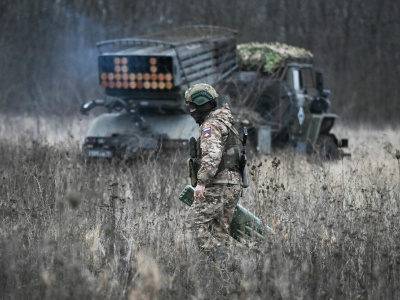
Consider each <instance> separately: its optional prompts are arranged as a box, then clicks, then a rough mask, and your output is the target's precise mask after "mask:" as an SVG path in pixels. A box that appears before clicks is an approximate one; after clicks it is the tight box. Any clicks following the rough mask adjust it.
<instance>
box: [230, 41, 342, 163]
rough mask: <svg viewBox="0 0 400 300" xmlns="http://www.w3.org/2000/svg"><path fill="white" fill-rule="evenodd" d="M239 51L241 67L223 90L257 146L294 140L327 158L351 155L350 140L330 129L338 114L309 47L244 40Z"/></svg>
mask: <svg viewBox="0 0 400 300" xmlns="http://www.w3.org/2000/svg"><path fill="white" fill-rule="evenodd" d="M237 50H238V51H237V63H238V66H239V68H238V70H237V71H236V72H234V73H232V74H231V76H229V78H227V79H226V80H225V82H224V86H223V87H222V90H223V93H225V94H228V95H229V96H230V98H231V99H234V101H235V103H234V107H235V108H237V109H238V114H237V115H238V119H239V120H241V122H242V123H244V124H246V126H247V127H249V132H250V133H251V136H250V138H249V140H251V141H252V142H253V144H255V145H256V147H257V148H258V149H259V150H261V151H262V152H269V151H270V149H271V147H272V146H274V147H282V146H286V145H292V146H294V147H295V148H296V149H297V150H298V151H300V152H305V153H308V154H311V153H317V154H319V155H320V157H321V158H323V159H331V158H338V157H339V156H342V155H348V154H347V153H345V152H344V151H343V148H345V147H347V146H348V140H347V139H338V138H337V137H336V136H335V134H333V133H332V132H331V129H332V128H333V126H334V123H335V120H336V119H337V118H338V116H337V115H336V114H333V113H329V112H328V111H329V108H330V101H329V99H328V96H329V94H330V91H329V90H326V89H324V77H323V73H322V72H318V71H316V70H315V69H314V66H313V59H312V58H313V55H312V53H311V52H309V51H307V50H305V49H302V48H298V47H293V46H289V45H285V44H280V43H263V44H261V43H248V44H241V45H238V48H237Z"/></svg>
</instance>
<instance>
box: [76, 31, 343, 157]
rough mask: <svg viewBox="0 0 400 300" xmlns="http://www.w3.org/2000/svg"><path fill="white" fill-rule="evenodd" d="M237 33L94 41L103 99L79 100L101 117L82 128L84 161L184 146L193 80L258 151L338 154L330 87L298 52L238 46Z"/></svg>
mask: <svg viewBox="0 0 400 300" xmlns="http://www.w3.org/2000/svg"><path fill="white" fill-rule="evenodd" d="M236 37H237V32H235V31H233V30H231V29H227V28H221V27H215V26H191V27H182V28H177V29H174V30H169V31H166V32H161V33H156V34H152V35H147V36H142V37H140V38H129V39H118V40H110V41H103V42H100V43H98V44H97V48H98V51H99V57H98V67H99V83H100V85H101V86H102V88H103V89H104V92H105V97H104V99H92V100H90V101H89V102H87V103H85V104H83V105H82V106H81V112H82V113H83V114H88V112H89V111H90V110H91V109H92V108H94V107H96V106H103V107H105V108H106V109H107V110H108V112H107V113H105V114H101V115H100V116H98V117H97V118H95V119H94V120H93V122H92V123H91V125H90V126H89V129H88V131H87V134H86V137H85V141H84V143H83V155H84V157H86V158H89V157H108V158H111V157H114V156H124V155H129V154H132V153H137V152H139V151H149V150H156V149H174V148H177V147H182V146H184V147H186V146H187V144H188V140H189V138H190V137H191V136H197V134H198V126H197V125H196V124H195V122H194V121H193V120H192V118H191V117H190V115H189V114H188V113H187V107H186V105H185V104H184V91H185V90H186V89H187V88H188V87H189V86H191V85H193V84H195V83H200V82H206V83H209V84H211V85H214V86H216V87H217V90H218V92H219V94H220V99H221V101H227V102H231V103H232V107H233V108H234V114H235V115H236V116H237V118H238V122H237V124H238V127H240V126H247V127H248V128H249V129H250V133H251V139H250V140H251V141H252V142H253V144H254V146H255V148H256V149H258V150H259V151H261V152H264V153H268V152H269V151H270V149H271V146H272V147H273V146H283V145H288V144H291V145H293V146H294V147H295V148H296V149H297V150H298V151H302V152H307V153H320V155H321V156H322V157H328V158H334V157H337V156H338V155H339V154H340V153H339V148H342V147H346V146H347V140H339V139H338V138H337V137H336V136H335V135H334V134H333V133H331V129H332V127H333V125H334V121H335V119H336V118H337V115H335V114H331V113H328V109H329V100H328V99H327V97H328V95H329V91H327V90H325V89H324V88H323V75H322V73H320V72H316V71H315V70H314V68H313V65H312V55H311V54H310V53H308V52H307V51H305V50H304V51H303V50H302V51H298V48H293V49H297V52H296V51H294V52H293V51H292V50H293V49H292V48H290V49H291V51H283V52H282V49H280V48H282V47H277V46H276V45H275V47H274V46H271V45H269V46H267V47H266V46H265V45H257V44H248V45H237V42H236ZM285 47H286V48H287V47H289V46H286V45H283V49H286V48H285ZM260 49H261V50H260ZM271 49H272V50H271ZM286 50H287V49H286ZM288 53H289V55H288ZM293 53H297V54H296V55H294V54H293ZM299 53H300V54H299ZM252 55H253V56H252ZM260 56H261V60H260V59H255V60H254V57H256V58H259V57H260Z"/></svg>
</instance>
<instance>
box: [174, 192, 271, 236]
mask: <svg viewBox="0 0 400 300" xmlns="http://www.w3.org/2000/svg"><path fill="white" fill-rule="evenodd" d="M179 200H181V201H182V202H183V203H185V204H187V205H189V206H191V205H192V204H193V202H194V188H193V187H192V186H191V185H187V186H186V187H185V188H184V189H183V191H182V193H181V194H180V195H179ZM265 233H269V234H274V231H273V229H272V228H271V227H269V226H263V225H262V223H261V221H260V219H259V218H257V217H256V216H255V215H253V214H252V213H251V212H249V211H248V210H247V209H245V208H244V207H243V206H241V205H240V204H237V205H236V209H235V212H234V213H233V219H232V222H231V225H230V233H229V234H230V236H232V237H233V238H234V239H235V240H238V241H239V242H242V241H243V240H245V239H248V238H255V239H257V240H262V241H263V240H265V236H264V235H265Z"/></svg>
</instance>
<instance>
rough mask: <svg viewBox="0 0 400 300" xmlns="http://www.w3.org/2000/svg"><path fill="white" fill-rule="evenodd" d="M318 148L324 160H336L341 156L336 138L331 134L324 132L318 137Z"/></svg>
mask: <svg viewBox="0 0 400 300" xmlns="http://www.w3.org/2000/svg"><path fill="white" fill-rule="evenodd" d="M317 149H318V152H319V153H318V154H319V157H320V158H321V159H322V160H335V159H338V158H339V149H338V147H337V145H336V143H335V140H334V138H333V137H332V136H330V135H325V134H322V135H320V136H319V137H318V140H317Z"/></svg>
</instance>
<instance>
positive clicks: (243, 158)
mask: <svg viewBox="0 0 400 300" xmlns="http://www.w3.org/2000/svg"><path fill="white" fill-rule="evenodd" d="M247 136H248V133H247V127H243V140H242V145H243V148H242V155H241V156H240V165H239V171H240V174H242V179H243V187H244V188H247V187H248V186H249V183H248V181H247V173H246V164H247V155H246V142H247Z"/></svg>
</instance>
